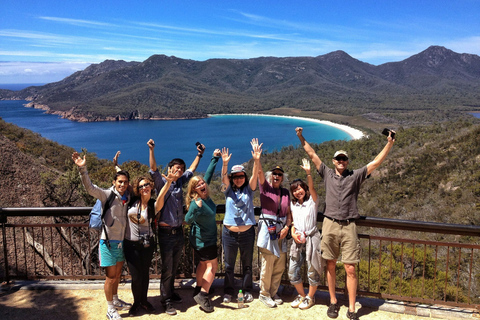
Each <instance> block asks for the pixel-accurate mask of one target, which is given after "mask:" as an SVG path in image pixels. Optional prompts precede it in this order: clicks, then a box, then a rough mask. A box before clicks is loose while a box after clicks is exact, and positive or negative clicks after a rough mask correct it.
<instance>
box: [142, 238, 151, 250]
mask: <svg viewBox="0 0 480 320" xmlns="http://www.w3.org/2000/svg"><path fill="white" fill-rule="evenodd" d="M141 241H142V244H143V247H144V248H148V247H150V239H149V238H148V237H146V236H142V240H141Z"/></svg>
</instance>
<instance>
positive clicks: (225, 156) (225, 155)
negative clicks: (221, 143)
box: [222, 147, 232, 163]
mask: <svg viewBox="0 0 480 320" xmlns="http://www.w3.org/2000/svg"><path fill="white" fill-rule="evenodd" d="M231 157H232V154H231V153H230V154H228V148H225V147H223V149H222V161H223V162H225V163H228V162H229V161H230V158H231Z"/></svg>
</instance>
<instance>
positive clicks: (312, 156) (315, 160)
mask: <svg viewBox="0 0 480 320" xmlns="http://www.w3.org/2000/svg"><path fill="white" fill-rule="evenodd" d="M295 131H296V132H297V137H298V139H300V143H301V144H302V147H303V149H304V150H305V152H307V154H308V156H309V157H310V159H312V162H313V164H314V165H315V167H316V168H317V170H320V165H321V164H322V160H320V158H319V157H318V155H317V153H316V152H315V150H313V148H312V147H311V146H310V144H309V143H308V142H307V141H306V140H305V138H304V137H303V135H302V133H303V128H302V127H297V128H296V129H295Z"/></svg>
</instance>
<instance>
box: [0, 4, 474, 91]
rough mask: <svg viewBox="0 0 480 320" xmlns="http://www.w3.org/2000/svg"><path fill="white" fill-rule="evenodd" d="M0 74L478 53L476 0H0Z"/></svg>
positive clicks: (17, 77) (7, 79)
mask: <svg viewBox="0 0 480 320" xmlns="http://www.w3.org/2000/svg"><path fill="white" fill-rule="evenodd" d="M0 15H1V19H0V83H47V82H53V81H58V80H61V79H63V78H64V77H66V76H68V75H70V74H72V73H73V72H75V71H78V70H82V69H84V68H85V67H86V66H88V65H89V64H91V63H99V62H102V61H104V60H106V59H113V60H125V61H144V60H145V59H147V58H148V57H150V56H151V55H153V54H165V55H168V56H176V57H179V58H183V59H193V60H202V61H203V60H207V59H211V58H235V59H248V58H255V57H260V56H275V57H289V56H318V55H324V54H327V53H329V52H332V51H336V50H343V51H345V52H347V53H348V54H350V55H351V56H352V57H354V58H356V59H359V60H361V61H364V62H368V63H371V64H374V65H379V64H382V63H385V62H392V61H400V60H403V59H405V58H408V57H410V56H412V55H414V54H416V53H419V52H421V51H423V50H425V49H426V48H428V47H429V46H431V45H441V46H445V47H447V48H449V49H451V50H453V51H455V52H458V53H472V54H477V55H479V54H480V18H479V17H480V0H455V1H443V2H440V1H422V0H416V1H410V0H402V1H388V0H386V1H339V0H337V1H321V0H309V1H307V0H296V1H291V0H290V1H284V0H276V1H270V0H265V1H264V0H256V1H251V0H242V1H238V0H237V1H230V0H222V1H194V0H190V1H176V0H170V1H163V0H154V1H150V0H139V1H124V0H116V1H105V0H96V1H91V0H81V1H79V0H77V1H70V0H67V1H65V0H62V1H57V0H46V1H38V0H15V1H12V0H0Z"/></svg>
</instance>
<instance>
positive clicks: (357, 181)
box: [295, 127, 395, 320]
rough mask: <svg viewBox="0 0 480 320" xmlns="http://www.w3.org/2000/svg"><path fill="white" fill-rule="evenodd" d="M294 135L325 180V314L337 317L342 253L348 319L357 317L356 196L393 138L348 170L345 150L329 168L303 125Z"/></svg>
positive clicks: (323, 233)
mask: <svg viewBox="0 0 480 320" xmlns="http://www.w3.org/2000/svg"><path fill="white" fill-rule="evenodd" d="M295 131H296V132H297V136H298V138H299V139H300V142H301V144H302V146H303V148H304V149H305V151H306V152H307V154H308V156H309V157H310V159H312V161H313V163H314V164H315V166H316V167H317V172H318V174H319V175H320V176H321V177H322V178H323V179H324V181H325V192H326V196H325V212H324V213H323V214H324V216H325V219H324V220H323V226H322V241H321V244H320V247H321V250H322V257H323V258H324V259H325V260H327V281H328V291H329V293H330V306H329V307H328V310H327V315H328V316H329V317H330V318H337V317H338V311H339V309H340V306H339V305H338V303H337V297H336V295H335V280H336V279H335V276H336V274H335V266H336V263H337V259H338V257H339V255H340V251H341V252H342V262H343V264H344V266H345V271H346V273H347V290H348V302H349V305H348V311H347V318H348V319H351V320H356V319H358V316H357V313H356V312H355V301H356V293H357V283H358V281H357V274H356V272H355V266H356V264H357V263H358V262H360V241H359V239H358V235H357V226H356V224H355V221H356V220H357V219H358V218H360V215H359V213H358V208H357V198H358V193H359V191H360V185H361V184H362V183H363V182H364V181H365V179H367V177H368V175H370V174H371V173H372V172H373V171H374V170H375V169H377V168H378V167H379V166H380V165H381V164H382V162H383V161H384V160H385V158H386V157H387V155H388V153H389V152H390V150H391V149H392V147H393V143H394V142H395V140H394V139H393V138H392V135H393V134H394V132H393V131H391V132H390V133H389V135H388V137H387V141H388V142H387V144H386V145H385V147H384V148H383V150H382V151H381V152H380V153H379V154H378V155H377V157H375V159H374V160H373V161H372V162H370V163H369V164H367V165H366V166H364V167H362V168H360V169H357V170H349V169H347V166H348V153H347V152H346V151H344V150H339V151H337V152H335V154H334V155H333V159H332V162H333V165H334V166H335V169H330V168H328V167H327V166H326V165H325V163H324V162H322V161H321V160H320V158H319V157H318V155H317V154H316V153H315V150H313V148H312V147H311V146H310V145H309V144H308V142H307V141H306V140H305V138H304V137H303V135H302V131H303V128H300V127H299V128H296V129H295Z"/></svg>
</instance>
